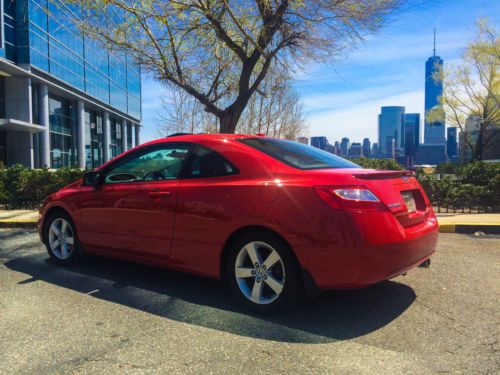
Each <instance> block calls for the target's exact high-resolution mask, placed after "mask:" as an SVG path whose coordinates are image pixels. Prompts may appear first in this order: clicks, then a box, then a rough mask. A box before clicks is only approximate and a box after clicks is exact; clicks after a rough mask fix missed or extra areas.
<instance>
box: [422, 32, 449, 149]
mask: <svg viewBox="0 0 500 375" xmlns="http://www.w3.org/2000/svg"><path fill="white" fill-rule="evenodd" d="M433 51H434V52H433V55H432V56H431V57H429V58H428V59H427V61H426V63H425V121H424V123H425V127H424V143H425V144H433V145H444V144H445V118H444V111H443V110H442V107H441V104H440V103H439V98H440V97H441V96H442V95H443V81H442V71H443V59H441V57H439V56H436V30H434V49H433Z"/></svg>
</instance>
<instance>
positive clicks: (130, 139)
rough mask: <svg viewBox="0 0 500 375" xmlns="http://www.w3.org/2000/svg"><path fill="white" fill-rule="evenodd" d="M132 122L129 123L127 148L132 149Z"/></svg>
mask: <svg viewBox="0 0 500 375" xmlns="http://www.w3.org/2000/svg"><path fill="white" fill-rule="evenodd" d="M132 128H133V126H132V124H127V150H130V149H131V148H132V147H133V146H132Z"/></svg>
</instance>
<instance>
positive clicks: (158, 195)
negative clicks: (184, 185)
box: [149, 191, 170, 198]
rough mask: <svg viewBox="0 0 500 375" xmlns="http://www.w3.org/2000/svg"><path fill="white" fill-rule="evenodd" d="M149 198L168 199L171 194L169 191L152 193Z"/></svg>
mask: <svg viewBox="0 0 500 375" xmlns="http://www.w3.org/2000/svg"><path fill="white" fill-rule="evenodd" d="M149 196H150V197H153V198H166V197H169V196H170V192H169V191H152V192H150V193H149Z"/></svg>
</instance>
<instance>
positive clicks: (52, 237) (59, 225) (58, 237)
mask: <svg viewBox="0 0 500 375" xmlns="http://www.w3.org/2000/svg"><path fill="white" fill-rule="evenodd" d="M49 246H50V250H51V251H52V253H53V254H54V256H55V257H56V258H58V259H61V260H65V259H68V258H69V257H70V256H71V253H72V251H73V249H74V246H75V237H74V234H73V228H72V227H71V224H70V223H69V222H68V221H67V220H65V219H63V218H57V219H55V220H54V221H53V222H52V224H51V225H50V228H49Z"/></svg>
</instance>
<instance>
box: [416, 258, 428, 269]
mask: <svg viewBox="0 0 500 375" xmlns="http://www.w3.org/2000/svg"><path fill="white" fill-rule="evenodd" d="M418 266H419V267H420V268H429V267H430V266H431V259H430V258H429V259H426V260H424V261H423V262H422V263H420V264H419V265H418Z"/></svg>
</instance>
